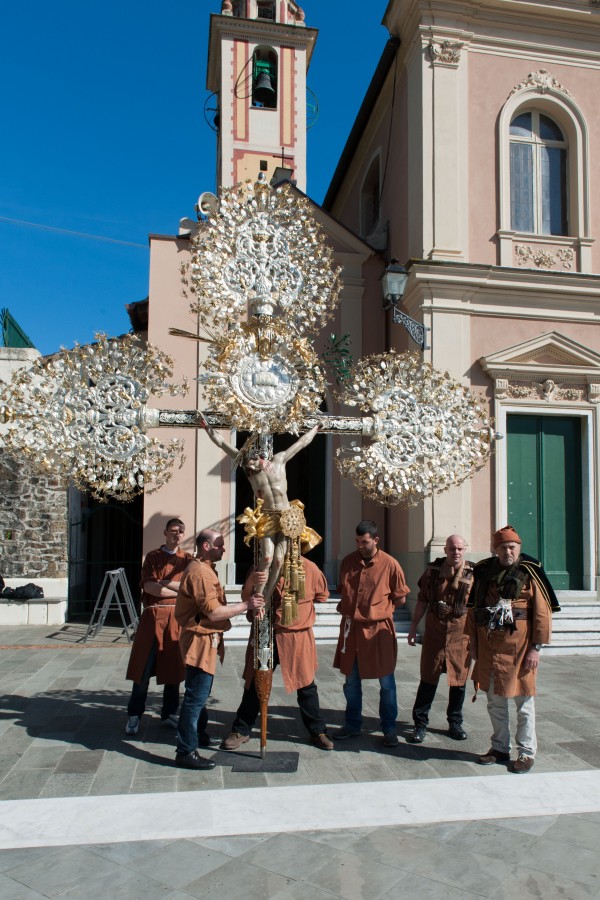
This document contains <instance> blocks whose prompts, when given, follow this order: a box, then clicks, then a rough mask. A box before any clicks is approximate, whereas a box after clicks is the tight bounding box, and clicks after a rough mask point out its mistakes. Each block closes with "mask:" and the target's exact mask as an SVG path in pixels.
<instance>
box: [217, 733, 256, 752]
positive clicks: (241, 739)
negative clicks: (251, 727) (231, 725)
mask: <svg viewBox="0 0 600 900" xmlns="http://www.w3.org/2000/svg"><path fill="white" fill-rule="evenodd" d="M249 740H250V736H249V735H247V734H240V733H239V731H232V732H231V734H230V735H229V736H228V737H226V738H225V740H224V741H223V743H222V744H221V750H239V749H240V747H241V746H242V744H245V743H246V741H249Z"/></svg>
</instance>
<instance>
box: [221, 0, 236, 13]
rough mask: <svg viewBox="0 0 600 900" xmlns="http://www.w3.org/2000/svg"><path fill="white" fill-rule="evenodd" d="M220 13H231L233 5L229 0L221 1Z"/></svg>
mask: <svg viewBox="0 0 600 900" xmlns="http://www.w3.org/2000/svg"><path fill="white" fill-rule="evenodd" d="M221 15H222V16H232V15H233V5H232V3H231V0H223V2H222V3H221Z"/></svg>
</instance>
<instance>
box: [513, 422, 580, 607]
mask: <svg viewBox="0 0 600 900" xmlns="http://www.w3.org/2000/svg"><path fill="white" fill-rule="evenodd" d="M581 429H582V420H581V418H579V417H577V416H543V415H520V414H509V415H508V416H507V429H506V430H507V455H508V471H507V475H508V521H509V522H510V524H511V525H513V526H514V528H516V530H517V532H518V533H519V535H520V537H521V538H522V540H523V550H524V552H525V553H528V554H529V555H530V556H534V557H535V558H536V559H539V560H540V561H541V563H542V565H543V566H544V568H545V570H546V573H547V575H548V577H549V579H550V582H551V584H552V586H553V587H554V588H555V590H582V589H583V502H582V496H583V491H582V436H581Z"/></svg>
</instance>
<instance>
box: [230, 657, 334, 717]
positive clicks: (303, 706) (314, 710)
mask: <svg viewBox="0 0 600 900" xmlns="http://www.w3.org/2000/svg"><path fill="white" fill-rule="evenodd" d="M278 663H279V656H278V654H277V648H275V658H274V660H273V668H274V669H275V668H276V667H277V664H278ZM296 697H297V699H298V706H299V708H300V715H301V716H302V721H303V722H304V727H305V728H306V730H307V731H308V733H309V734H310V735H318V734H324V733H325V732H326V731H327V725H326V724H325V719H324V718H323V714H322V713H321V707H320V706H319V692H318V690H317V685H316V684H315V682H314V681H313V682H311V684H307V685H306V687H301V688H298V690H297V691H296ZM259 712H260V701H259V699H258V695H257V693H256V688H255V686H254V679H253V680H252V684H251V685H250V687H249V688H244V693H243V696H242V702H241V703H240V705H239V707H238V711H237V713H236V716H235V721H234V723H233V725H232V726H231V730H232V731H237V733H238V734H250V732H251V731H252V728H253V727H254V723H255V722H256V720H257V718H258V714H259Z"/></svg>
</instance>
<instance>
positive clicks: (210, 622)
mask: <svg viewBox="0 0 600 900" xmlns="http://www.w3.org/2000/svg"><path fill="white" fill-rule="evenodd" d="M224 552H225V540H224V538H223V535H222V534H221V532H220V531H215V530H214V529H212V528H205V529H204V530H203V531H201V532H200V534H199V535H198V537H197V538H196V558H195V559H192V561H191V562H190V563H189V565H188V566H187V568H186V570H185V572H184V573H183V577H182V579H181V583H180V586H179V591H178V594H177V600H176V601H175V618H176V619H177V622H178V623H179V625H180V627H181V634H180V637H179V647H180V649H181V655H182V657H183V662H184V664H185V694H184V697H183V703H182V704H181V712H180V714H179V724H178V726H177V751H176V754H175V765H177V766H179V767H180V768H183V769H214V767H215V763H214V762H213V760H211V759H206V758H205V757H203V756H200V754H199V753H198V746H199V745H202V746H203V747H210V746H211V744H214V743H215V741H214V739H211V737H210V735H209V734H208V732H207V731H206V726H207V723H208V714H207V712H206V702H207V700H208V698H209V696H210V692H211V689H212V683H213V679H214V676H215V672H216V669H217V657H218V658H219V659H220V660H221V662H223V658H224V656H225V647H224V645H223V634H224V632H225V631H228V630H229V628H231V623H230V621H229V620H230V619H233V617H234V616H239V615H241V614H242V613H245V612H248V610H250V609H252V610H255V609H262V608H263V606H264V605H265V604H264V600H263V598H262V596H255V595H254V594H253V595H252V596H249V597H248V598H247V599H246V600H242V602H241V603H231V604H228V603H227V600H226V598H225V592H224V591H223V588H222V587H221V584H220V582H219V578H218V576H217V573H216V570H215V563H217V562H219V560H220V559H221V558H222V556H223V554H224ZM216 743H217V744H218V743H219V741H216Z"/></svg>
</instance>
